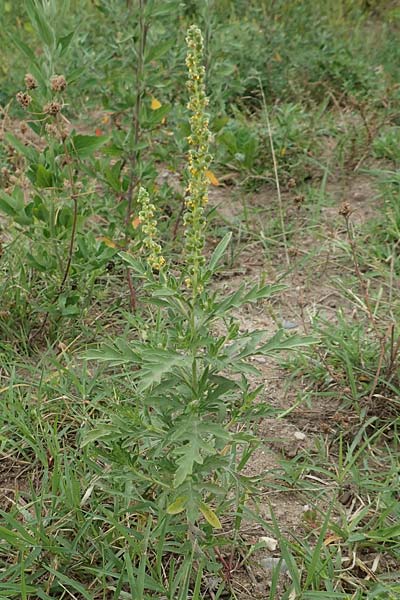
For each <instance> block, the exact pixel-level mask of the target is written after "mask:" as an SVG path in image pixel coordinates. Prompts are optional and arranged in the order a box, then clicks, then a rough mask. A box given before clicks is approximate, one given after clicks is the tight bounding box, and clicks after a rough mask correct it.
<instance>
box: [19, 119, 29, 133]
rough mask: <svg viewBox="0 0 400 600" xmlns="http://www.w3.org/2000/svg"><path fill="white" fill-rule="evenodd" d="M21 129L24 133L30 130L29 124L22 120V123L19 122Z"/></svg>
mask: <svg viewBox="0 0 400 600" xmlns="http://www.w3.org/2000/svg"><path fill="white" fill-rule="evenodd" d="M19 130H20V132H21V133H22V135H25V133H26V132H27V131H28V125H27V124H26V123H25V121H21V123H20V124H19Z"/></svg>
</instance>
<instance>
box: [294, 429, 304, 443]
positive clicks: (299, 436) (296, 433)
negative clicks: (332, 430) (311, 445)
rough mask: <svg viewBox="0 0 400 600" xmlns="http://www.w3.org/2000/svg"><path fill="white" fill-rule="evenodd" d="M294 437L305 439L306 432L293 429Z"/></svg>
mask: <svg viewBox="0 0 400 600" xmlns="http://www.w3.org/2000/svg"><path fill="white" fill-rule="evenodd" d="M294 437H295V438H296V440H301V441H302V440H305V439H306V437H307V436H306V434H305V433H303V432H302V431H295V432H294Z"/></svg>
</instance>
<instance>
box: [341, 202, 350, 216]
mask: <svg viewBox="0 0 400 600" xmlns="http://www.w3.org/2000/svg"><path fill="white" fill-rule="evenodd" d="M352 212H353V211H352V208H351V206H350V204H349V203H348V202H342V204H341V206H340V208H339V215H341V216H342V217H344V218H345V219H347V218H348V217H349V216H350V215H351V213H352Z"/></svg>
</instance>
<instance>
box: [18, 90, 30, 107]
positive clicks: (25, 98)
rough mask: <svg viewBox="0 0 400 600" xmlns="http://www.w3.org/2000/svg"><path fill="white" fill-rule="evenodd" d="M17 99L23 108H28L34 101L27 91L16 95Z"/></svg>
mask: <svg viewBox="0 0 400 600" xmlns="http://www.w3.org/2000/svg"><path fill="white" fill-rule="evenodd" d="M16 99H17V102H18V104H20V105H21V106H22V107H23V108H28V106H29V105H30V103H31V102H32V97H31V96H30V95H29V94H27V93H26V92H18V94H17V95H16Z"/></svg>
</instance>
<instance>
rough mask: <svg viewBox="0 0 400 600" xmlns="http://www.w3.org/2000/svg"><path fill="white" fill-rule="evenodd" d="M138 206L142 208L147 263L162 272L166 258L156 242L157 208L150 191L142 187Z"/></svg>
mask: <svg viewBox="0 0 400 600" xmlns="http://www.w3.org/2000/svg"><path fill="white" fill-rule="evenodd" d="M138 204H139V206H141V209H142V210H141V211H140V212H139V220H140V223H141V225H142V231H143V233H144V238H143V246H144V247H145V248H146V250H147V263H148V265H149V267H150V268H151V269H152V270H154V271H161V269H162V268H163V266H164V265H165V258H164V257H163V256H162V254H161V250H162V248H161V245H160V244H159V243H158V242H157V241H156V240H157V238H158V228H157V220H156V219H155V218H154V215H155V213H156V207H155V206H154V204H152V203H151V202H150V196H149V193H148V191H147V190H146V189H145V188H144V187H141V188H140V189H139V195H138Z"/></svg>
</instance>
